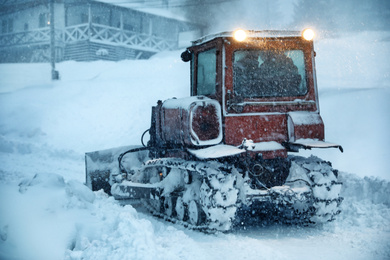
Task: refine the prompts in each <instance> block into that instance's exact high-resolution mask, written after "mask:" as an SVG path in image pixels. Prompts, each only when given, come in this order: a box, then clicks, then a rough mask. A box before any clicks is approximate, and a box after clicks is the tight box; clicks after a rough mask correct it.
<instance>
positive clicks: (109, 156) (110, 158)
mask: <svg viewBox="0 0 390 260" xmlns="http://www.w3.org/2000/svg"><path fill="white" fill-rule="evenodd" d="M137 148H138V147H137V146H122V147H117V148H112V149H107V150H101V151H95V152H88V153H85V173H86V185H87V187H89V188H90V189H91V190H93V191H98V190H101V189H103V190H104V192H105V193H107V194H109V195H111V186H112V184H113V183H114V180H113V178H115V177H114V176H119V175H121V171H120V169H119V162H118V158H119V157H120V156H121V155H122V156H123V155H124V154H125V153H126V152H128V151H131V150H132V149H137ZM146 157H147V151H139V152H135V153H128V154H127V155H126V160H123V162H122V163H127V166H130V168H132V167H138V166H139V165H141V164H142V162H143V161H144V160H145V158H146Z"/></svg>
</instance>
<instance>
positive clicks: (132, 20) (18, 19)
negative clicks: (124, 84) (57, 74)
mask: <svg viewBox="0 0 390 260" xmlns="http://www.w3.org/2000/svg"><path fill="white" fill-rule="evenodd" d="M49 2H50V0H35V1H31V0H8V1H2V3H0V23H1V24H0V26H1V30H0V62H46V61H49V60H50V4H49ZM125 2H126V1H121V3H122V4H121V3H120V2H119V3H118V4H115V0H114V1H113V0H100V1H97V0H54V28H55V30H54V31H55V44H54V45H55V52H56V61H63V60H77V61H92V60H98V59H104V60H114V61H116V60H121V59H147V58H149V57H150V56H152V55H153V54H155V53H157V52H160V51H165V50H175V49H177V48H179V47H182V46H179V44H180V39H181V36H182V35H185V34H186V33H187V34H188V32H191V31H196V30H197V29H198V28H197V27H196V26H195V25H194V24H190V23H188V22H187V21H185V20H184V19H179V18H176V17H175V16H174V15H172V14H170V13H169V10H167V9H164V8H159V9H156V8H154V9H150V8H146V7H145V8H139V6H140V5H142V3H141V4H140V2H142V1H136V3H137V6H138V7H133V5H134V4H133V5H131V4H127V5H126V4H123V3H125ZM154 2H155V1H154ZM162 2H166V1H162ZM173 17H174V18H173Z"/></svg>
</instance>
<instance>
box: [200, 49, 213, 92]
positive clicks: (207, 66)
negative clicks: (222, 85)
mask: <svg viewBox="0 0 390 260" xmlns="http://www.w3.org/2000/svg"><path fill="white" fill-rule="evenodd" d="M216 70H217V58H216V49H215V48H213V49H210V50H207V51H204V52H201V53H199V54H198V70H197V71H198V73H197V78H196V82H197V85H196V93H197V95H212V94H215V85H216Z"/></svg>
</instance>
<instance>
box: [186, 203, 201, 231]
mask: <svg viewBox="0 0 390 260" xmlns="http://www.w3.org/2000/svg"><path fill="white" fill-rule="evenodd" d="M188 218H189V222H190V223H191V224H192V225H194V226H198V225H200V224H201V223H202V208H201V207H200V205H199V203H197V202H196V201H195V200H191V202H190V204H188Z"/></svg>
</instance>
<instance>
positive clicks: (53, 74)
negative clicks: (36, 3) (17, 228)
mask: <svg viewBox="0 0 390 260" xmlns="http://www.w3.org/2000/svg"><path fill="white" fill-rule="evenodd" d="M55 62H56V46H55V28H54V0H50V63H51V79H52V80H58V79H59V73H58V71H56V63H55Z"/></svg>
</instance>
